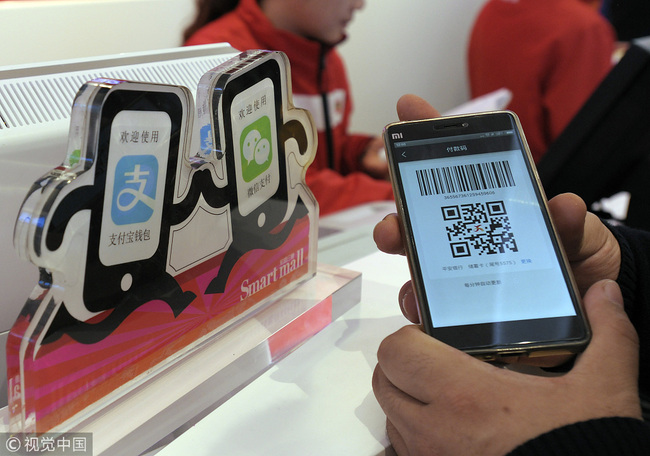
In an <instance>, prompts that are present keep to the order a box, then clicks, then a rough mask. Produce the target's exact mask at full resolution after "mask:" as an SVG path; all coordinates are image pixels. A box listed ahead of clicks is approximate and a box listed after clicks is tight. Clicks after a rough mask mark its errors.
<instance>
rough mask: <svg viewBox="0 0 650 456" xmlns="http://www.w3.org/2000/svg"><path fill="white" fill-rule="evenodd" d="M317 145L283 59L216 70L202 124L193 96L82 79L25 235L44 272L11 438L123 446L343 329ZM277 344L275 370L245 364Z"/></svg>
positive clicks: (16, 371)
mask: <svg viewBox="0 0 650 456" xmlns="http://www.w3.org/2000/svg"><path fill="white" fill-rule="evenodd" d="M316 138H317V136H316V130H315V128H314V125H313V120H312V118H311V116H310V114H309V113H308V112H307V111H305V110H302V109H298V108H295V107H294V106H293V103H292V99H291V90H290V68H289V62H288V59H287V58H286V56H285V55H284V54H282V53H278V52H271V51H249V52H244V53H242V54H240V55H238V56H237V57H235V58H233V59H231V60H229V61H227V62H225V63H224V64H222V65H219V66H218V67H217V68H215V69H213V70H211V71H208V72H207V73H206V74H205V75H204V76H203V77H202V78H201V80H200V82H199V85H198V89H197V96H196V111H195V107H194V103H193V98H192V96H191V93H190V90H189V89H188V88H186V87H182V86H171V85H161V84H150V83H141V82H131V81H123V80H114V79H106V78H99V79H95V80H93V81H89V82H88V83H86V84H84V85H83V86H82V87H81V88H80V90H79V92H78V94H77V97H76V98H75V102H74V106H73V110H72V116H71V127H70V135H69V142H68V149H67V151H66V154H65V159H64V161H63V162H62V164H61V165H60V166H59V167H57V168H55V169H53V170H51V171H50V172H49V173H47V174H45V175H44V176H42V177H41V178H40V179H39V180H37V181H36V182H34V184H33V185H32V187H31V188H30V190H29V192H28V194H27V196H26V197H25V200H24V202H23V205H22V207H21V210H20V213H19V215H18V219H17V222H16V229H15V232H14V246H15V247H16V249H17V250H18V253H19V255H20V256H21V257H22V258H24V259H26V260H29V261H31V262H32V263H33V264H34V265H35V266H37V267H38V269H39V272H40V277H39V281H38V284H37V285H36V287H35V288H34V290H33V291H32V294H31V295H30V296H29V298H28V299H27V302H26V303H25V305H24V307H23V310H22V311H21V313H20V315H19V316H18V318H17V319H16V322H15V324H14V325H13V327H12V329H11V331H10V334H9V337H8V341H7V373H8V385H9V407H8V410H9V417H10V418H9V428H10V431H11V432H17V433H25V434H40V433H44V432H48V433H68V432H72V431H73V430H75V429H78V428H79V426H81V427H82V429H86V426H90V427H89V429H91V431H92V432H93V433H95V432H97V435H98V438H99V439H101V440H100V442H104V441H106V442H108V443H106V444H102V445H104V446H107V447H110V446H111V445H114V444H115V442H117V441H119V440H120V439H123V438H124V437H125V436H126V435H127V434H129V433H130V432H131V431H132V430H133V429H134V427H138V426H142V425H144V424H145V423H147V422H148V420H149V419H150V418H152V417H154V416H156V415H158V414H160V413H162V411H163V410H166V409H167V408H168V407H172V406H173V404H175V403H176V401H181V402H182V401H183V397H184V396H185V395H187V394H195V393H192V390H193V387H196V386H198V385H201V384H202V383H203V382H204V381H205V380H206V379H207V378H210V377H212V376H213V375H216V373H218V372H220V371H221V370H223V369H226V370H227V371H228V372H229V373H228V374H227V375H226V374H224V376H223V377H220V378H222V383H223V385H228V386H225V387H221V386H220V387H219V388H218V389H219V391H222V393H220V394H222V396H223V397H227V396H228V395H229V394H232V391H233V390H236V388H237V387H238V386H239V385H241V383H242V382H245V381H246V379H249V378H252V377H254V375H255V373H256V372H257V373H259V372H260V369H264V368H266V367H268V365H269V364H270V363H272V362H273V360H274V359H277V358H278V357H281V356H282V355H283V354H284V353H286V352H287V351H288V350H290V349H291V348H292V347H294V346H295V345H296V344H297V343H299V342H300V340H302V339H303V338H304V337H306V336H305V334H306V335H309V334H311V333H313V332H311V330H310V329H306V330H297V329H296V328H295V325H301V324H303V323H306V324H307V328H310V327H312V326H311V325H315V326H314V327H316V328H322V327H323V326H324V324H326V323H324V322H325V321H331V313H332V310H331V306H332V303H331V298H332V294H333V293H334V291H335V290H336V289H337V288H332V287H331V286H330V285H331V284H332V283H334V284H337V283H339V282H338V280H335V279H332V278H331V277H330V278H329V279H327V276H328V274H327V273H325V272H322V273H321V274H320V275H321V277H320V278H318V279H316V278H315V277H316V273H317V264H316V243H317V240H316V238H317V230H318V205H317V202H316V200H315V199H314V197H313V195H312V194H311V192H310V191H309V189H308V187H307V186H306V183H305V180H304V179H305V173H306V169H307V167H308V166H309V164H310V163H311V162H312V161H313V158H314V155H315V151H316V141H317V139H316ZM330 275H331V274H330ZM335 275H336V274H334V276H335ZM323 280H324V284H323V283H321V282H323ZM327 284H329V285H327ZM321 287H324V288H325V289H326V290H327V291H326V292H322V290H321ZM300 289H302V290H303V292H302V294H301V293H298V295H293V294H292V296H294V297H293V298H287V296H289V293H294V292H296V291H297V290H300ZM328 300H329V301H328ZM357 300H358V299H357ZM355 302H356V301H355ZM328 307H329V310H328ZM323 312H324V313H323ZM327 315H329V316H327ZM287 325H288V326H287ZM285 326H286V327H287V328H288V329H287V330H286V331H285V330H281V329H282V328H284V327H285ZM263 342H264V344H265V346H266V349H265V350H266V351H267V352H268V355H267V356H265V357H262V359H263V362H262V364H257V363H253V366H258V367H253V368H252V370H251V368H249V367H248V364H247V363H245V362H242V364H241V366H240V363H236V364H235V367H231V363H232V362H233V361H234V360H238V359H239V358H241V357H244V358H246V359H247V358H248V357H249V356H253V357H255V356H257V353H258V351H257V350H254V348H255V347H258V346H260V344H262V345H264V344H263ZM251 350H252V352H251ZM249 352H251V353H252V354H250V355H249ZM260 353H264V350H262V351H261V352H260ZM212 363H214V364H212ZM211 365H212V368H208V367H207V366H211ZM183 366H185V367H188V366H189V368H188V369H187V370H184V369H185V368H184V367H183ZM259 366H264V367H259ZM232 369H235V370H241V371H242V372H243V371H245V372H246V373H245V374H244V375H242V376H241V377H240V376H239V375H235V374H234V373H232V372H231V370H232ZM204 371H205V372H208V374H206V375H207V376H205V375H203V374H201V372H204ZM179 372H182V375H181V376H180V377H174V375H177V374H178V373H179ZM179 375H180V374H179ZM169 378H175V380H174V381H172V382H171V383H169V381H168V379H169ZM192 379H195V380H196V379H198V380H196V381H193V380H192ZM225 379H232V381H233V383H229V382H226V381H225ZM197 382H198V383H197ZM220 384H221V383H220ZM144 385H147V386H146V387H145V386H144ZM156 385H157V386H156ZM160 385H164V386H160ZM222 396H220V395H217V396H216V397H215V398H214V400H208V401H206V407H207V406H208V405H209V404H214V403H215V402H219V401H220V400H222V398H223V397H222ZM167 399H169V400H171V401H172V402H167ZM177 405H178V407H177V408H178V409H179V410H183V409H184V406H183V404H182V403H181V404H177ZM124 408H126V410H125V409H124ZM149 408H153V409H155V411H154V412H151V413H147V410H148V409H149ZM141 414H142V415H141ZM170 416H171V415H170ZM172 421H173V422H174V425H175V426H178V425H180V423H179V422H178V421H177V420H176V419H174V420H172ZM122 425H124V426H125V428H124V429H126V430H128V432H127V431H126V430H125V431H123V432H122V433H120V432H118V431H117V430H118V429H120V428H121V426H122ZM157 427H160V428H161V429H164V428H165V426H157ZM104 434H106V435H107V436H113V437H104ZM105 438H107V439H108V440H104V439H105Z"/></svg>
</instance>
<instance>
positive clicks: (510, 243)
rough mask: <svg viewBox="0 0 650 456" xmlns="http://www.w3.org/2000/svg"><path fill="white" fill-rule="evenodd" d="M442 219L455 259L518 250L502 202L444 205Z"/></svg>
mask: <svg viewBox="0 0 650 456" xmlns="http://www.w3.org/2000/svg"><path fill="white" fill-rule="evenodd" d="M442 218H443V220H444V222H445V224H446V227H445V229H446V231H447V238H448V239H449V247H450V248H451V254H452V256H453V257H454V258H461V257H471V256H472V255H494V254H497V253H506V252H508V251H509V252H517V251H518V249H517V242H516V240H515V236H514V234H513V233H512V231H511V228H512V227H511V225H510V219H509V218H508V214H507V213H506V206H505V204H504V203H503V201H491V202H488V203H472V204H460V205H457V206H444V207H443V208H442Z"/></svg>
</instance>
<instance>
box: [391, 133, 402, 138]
mask: <svg viewBox="0 0 650 456" xmlns="http://www.w3.org/2000/svg"><path fill="white" fill-rule="evenodd" d="M390 136H391V138H393V139H402V138H403V137H402V134H401V133H391V135H390Z"/></svg>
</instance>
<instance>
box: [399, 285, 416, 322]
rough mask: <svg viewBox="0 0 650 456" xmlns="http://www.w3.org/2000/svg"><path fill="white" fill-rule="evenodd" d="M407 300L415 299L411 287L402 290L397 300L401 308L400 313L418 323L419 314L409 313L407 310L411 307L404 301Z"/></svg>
mask: <svg viewBox="0 0 650 456" xmlns="http://www.w3.org/2000/svg"><path fill="white" fill-rule="evenodd" d="M407 301H416V298H415V293H414V292H413V289H412V288H409V289H408V290H406V291H405V292H404V294H403V295H402V299H401V300H400V302H399V306H400V308H401V310H402V313H403V314H404V316H405V317H406V318H407V319H408V320H409V321H410V322H412V323H419V321H420V316H419V315H417V314H416V315H411V312H409V309H411V308H412V307H411V306H407V305H406V302H407Z"/></svg>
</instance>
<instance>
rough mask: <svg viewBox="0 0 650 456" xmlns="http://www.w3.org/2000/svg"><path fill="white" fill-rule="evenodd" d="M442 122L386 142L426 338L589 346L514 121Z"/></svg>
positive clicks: (410, 127) (403, 131)
mask: <svg viewBox="0 0 650 456" xmlns="http://www.w3.org/2000/svg"><path fill="white" fill-rule="evenodd" d="M432 122H436V121H435V120H434V121H428V122H415V123H410V124H401V126H400V124H396V125H395V126H394V127H389V129H388V130H387V136H386V137H387V142H389V143H390V144H389V145H388V149H389V154H390V157H391V161H392V173H393V179H394V180H395V183H396V184H397V187H398V189H397V193H399V198H398V200H400V201H401V206H402V216H403V218H406V219H407V221H408V223H407V231H408V233H407V238H409V239H410V243H411V245H410V261H411V269H412V273H413V274H415V275H417V277H414V281H415V282H416V285H417V286H419V287H420V288H421V289H420V291H419V293H418V300H419V302H420V306H421V314H423V320H424V321H423V323H424V324H425V328H426V327H427V326H429V328H427V329H428V330H429V331H430V332H434V333H435V334H436V336H437V337H440V336H448V337H449V338H450V340H451V341H452V342H453V343H452V345H457V346H458V345H460V346H464V344H465V343H466V339H470V340H471V342H467V343H469V345H472V346H473V345H477V346H495V345H502V344H511V343H517V344H521V343H523V344H525V343H539V342H542V343H545V342H549V341H550V340H553V339H556V338H561V339H564V340H566V339H572V338H581V337H584V335H585V334H584V328H581V325H580V324H579V322H580V320H581V318H578V317H579V315H578V314H579V312H580V305H579V302H578V299H577V296H576V293H575V291H574V290H573V288H572V286H571V280H570V276H569V273H568V270H567V268H566V266H565V265H564V263H563V261H562V254H561V250H560V247H559V244H558V242H557V239H556V238H555V235H554V232H553V229H552V225H551V223H550V218H549V216H548V213H547V210H546V204H545V199H544V196H543V194H542V193H541V191H540V190H539V187H538V185H537V180H536V178H535V174H534V169H533V168H532V166H533V165H531V163H530V159H529V156H528V154H527V151H526V149H525V147H524V145H523V144H524V143H523V140H522V137H521V135H520V133H519V131H518V128H517V125H516V122H515V120H514V117H511V115H510V114H508V113H498V114H492V115H483V116H471V117H466V118H460V120H458V118H456V119H454V120H453V121H451V123H449V121H448V120H439V121H438V122H439V125H440V126H441V127H440V128H433V125H434V124H433V123H432ZM442 122H447V125H450V126H446V125H445V124H443V123H442ZM508 322H511V324H509V325H508V324H504V323H508ZM532 322H535V323H534V326H533V325H531V323H532ZM459 327H463V328H466V330H465V331H464V332H463V331H461V332H458V331H456V332H451V331H450V330H445V328H459ZM543 328H546V329H543ZM540 329H543V330H542V331H541V332H540V331H539V330H540ZM462 334H465V335H466V336H467V335H471V336H470V337H465V336H463V335H462ZM443 338H444V337H443ZM539 338H541V339H544V340H542V341H540V340H534V339H539Z"/></svg>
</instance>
